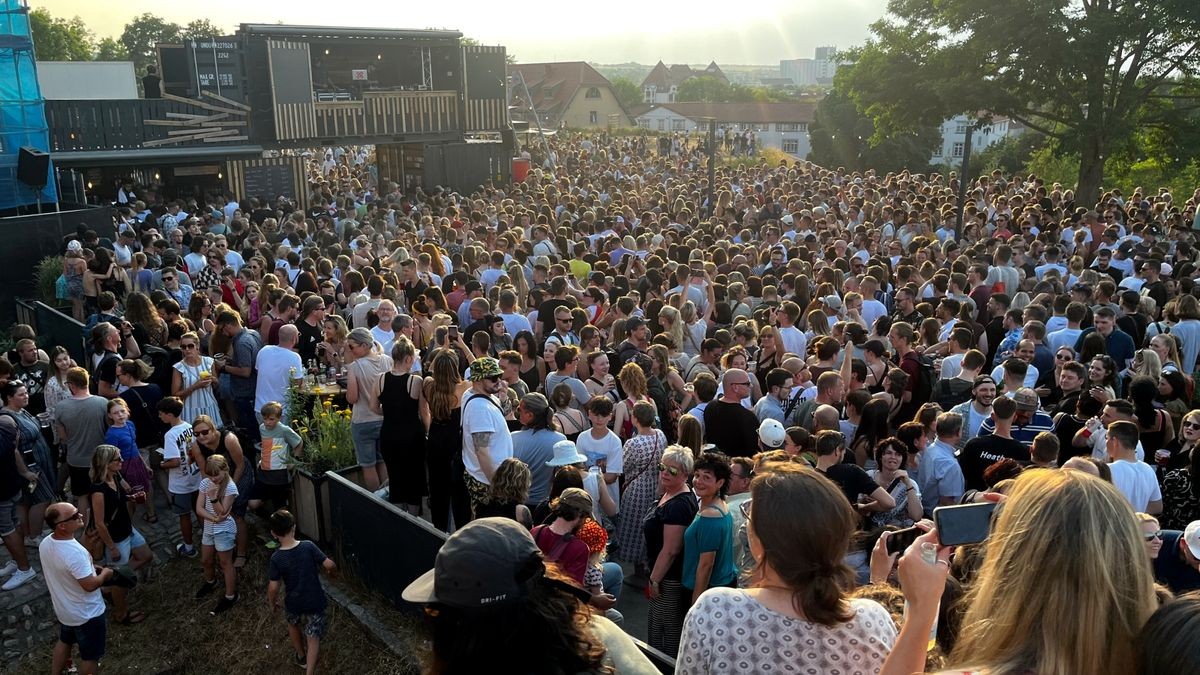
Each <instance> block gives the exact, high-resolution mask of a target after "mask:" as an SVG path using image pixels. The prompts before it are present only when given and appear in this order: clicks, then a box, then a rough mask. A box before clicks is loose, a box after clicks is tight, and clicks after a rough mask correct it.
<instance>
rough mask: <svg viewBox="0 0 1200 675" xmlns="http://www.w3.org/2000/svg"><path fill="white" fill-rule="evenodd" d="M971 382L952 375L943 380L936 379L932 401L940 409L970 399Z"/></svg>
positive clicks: (945, 408)
mask: <svg viewBox="0 0 1200 675" xmlns="http://www.w3.org/2000/svg"><path fill="white" fill-rule="evenodd" d="M972 386H973V383H972V382H969V381H967V380H964V379H962V378H961V377H954V378H950V379H945V380H938V381H937V384H936V385H935V389H936V391H935V392H934V397H933V402H934V403H937V404H938V405H940V406H941V407H942V410H946V411H948V410H950V409H951V408H953V407H954V406H956V405H958V404H960V403H964V402H966V401H969V400H971V387H972Z"/></svg>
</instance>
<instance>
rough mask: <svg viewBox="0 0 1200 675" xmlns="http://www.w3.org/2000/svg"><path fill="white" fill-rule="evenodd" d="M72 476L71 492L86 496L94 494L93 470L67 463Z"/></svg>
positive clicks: (77, 495) (78, 495)
mask: <svg viewBox="0 0 1200 675" xmlns="http://www.w3.org/2000/svg"><path fill="white" fill-rule="evenodd" d="M67 470H68V471H69V472H70V476H71V494H73V495H75V496H76V497H86V496H88V495H90V494H92V470H91V469H89V468H87V467H84V468H82V469H81V468H79V467H77V466H70V465H67Z"/></svg>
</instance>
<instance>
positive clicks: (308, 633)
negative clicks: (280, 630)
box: [287, 610, 329, 639]
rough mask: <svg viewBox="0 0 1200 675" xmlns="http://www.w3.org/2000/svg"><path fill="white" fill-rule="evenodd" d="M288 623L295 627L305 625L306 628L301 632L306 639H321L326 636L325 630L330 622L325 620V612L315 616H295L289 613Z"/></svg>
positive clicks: (316, 613)
mask: <svg viewBox="0 0 1200 675" xmlns="http://www.w3.org/2000/svg"><path fill="white" fill-rule="evenodd" d="M287 622H288V623H289V624H291V625H293V626H296V625H299V624H301V623H303V624H304V628H302V629H301V631H300V632H302V633H304V636H305V637H314V638H317V639H320V638H322V637H324V635H325V628H326V626H327V625H328V623H329V621H328V619H326V618H325V612H324V610H322V611H320V612H315V613H313V614H293V613H291V612H288V613H287Z"/></svg>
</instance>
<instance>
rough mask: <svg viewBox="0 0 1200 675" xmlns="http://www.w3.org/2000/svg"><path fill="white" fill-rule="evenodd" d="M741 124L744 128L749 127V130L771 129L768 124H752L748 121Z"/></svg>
mask: <svg viewBox="0 0 1200 675" xmlns="http://www.w3.org/2000/svg"><path fill="white" fill-rule="evenodd" d="M742 126H743V127H745V128H746V129H750V130H751V131H770V130H771V125H770V124H752V123H750V122H746V123H745V124H743V125H742Z"/></svg>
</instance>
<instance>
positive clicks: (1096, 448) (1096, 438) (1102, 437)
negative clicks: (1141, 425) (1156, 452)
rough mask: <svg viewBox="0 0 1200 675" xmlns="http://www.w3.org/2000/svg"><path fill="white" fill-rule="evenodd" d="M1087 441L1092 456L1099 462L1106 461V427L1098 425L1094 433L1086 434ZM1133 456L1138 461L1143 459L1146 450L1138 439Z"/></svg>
mask: <svg viewBox="0 0 1200 675" xmlns="http://www.w3.org/2000/svg"><path fill="white" fill-rule="evenodd" d="M1087 442H1088V447H1090V448H1091V449H1092V457H1095V458H1096V459H1098V460H1100V461H1101V462H1107V461H1108V448H1107V446H1106V444H1107V442H1108V429H1105V428H1104V427H1100V428H1099V429H1098V430H1097V431H1096V432H1095V433H1093V434H1092V435H1091V436H1088V439H1087ZM1133 456H1134V457H1135V458H1136V459H1137V461H1139V462H1142V461H1145V459H1146V451H1145V450H1144V449H1143V448H1142V442H1141V441H1138V444H1137V448H1136V449H1135V450H1134V452H1133Z"/></svg>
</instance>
